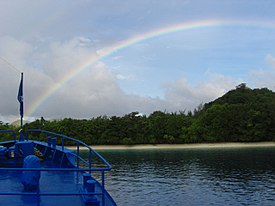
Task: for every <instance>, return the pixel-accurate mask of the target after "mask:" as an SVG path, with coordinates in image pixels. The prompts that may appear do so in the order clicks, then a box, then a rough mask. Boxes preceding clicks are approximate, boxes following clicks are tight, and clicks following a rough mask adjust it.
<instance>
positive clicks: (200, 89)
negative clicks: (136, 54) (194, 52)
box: [164, 75, 237, 111]
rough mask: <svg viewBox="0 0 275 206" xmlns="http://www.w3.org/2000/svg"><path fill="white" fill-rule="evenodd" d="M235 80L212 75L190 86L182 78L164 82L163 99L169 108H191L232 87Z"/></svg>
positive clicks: (234, 84)
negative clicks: (206, 79)
mask: <svg viewBox="0 0 275 206" xmlns="http://www.w3.org/2000/svg"><path fill="white" fill-rule="evenodd" d="M236 85H237V82H236V81H234V80H233V79H231V78H229V77H225V76H223V75H212V76H211V77H210V79H209V80H208V81H205V82H201V83H200V84H198V85H196V86H191V85H190V84H189V83H188V81H187V80H186V79H184V78H180V79H178V80H177V81H174V82H168V83H166V84H165V86H164V87H165V100H166V101H167V102H168V103H169V105H170V106H171V108H170V109H171V110H172V111H173V110H174V111H179V110H193V109H194V108H196V107H197V106H198V105H199V104H204V103H207V102H209V101H212V100H214V99H216V98H218V97H220V96H222V95H223V94H225V93H226V92H227V91H229V90H231V89H233V88H234V87H235V86H236Z"/></svg>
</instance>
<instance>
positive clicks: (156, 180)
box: [99, 147, 275, 206]
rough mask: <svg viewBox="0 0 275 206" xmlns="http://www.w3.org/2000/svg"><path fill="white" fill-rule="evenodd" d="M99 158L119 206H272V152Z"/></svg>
mask: <svg viewBox="0 0 275 206" xmlns="http://www.w3.org/2000/svg"><path fill="white" fill-rule="evenodd" d="M99 152H100V153H101V154H102V155H103V156H104V157H105V158H106V159H107V160H108V161H109V162H110V163H111V164H112V166H113V170H112V171H111V172H110V173H107V178H106V179H107V181H106V182H107V186H106V187H107V189H108V190H109V192H110V193H111V195H112V196H113V197H114V199H115V200H116V202H117V203H118V205H120V206H133V205H145V206H146V205H148V206H149V205H150V206H151V205H163V206H164V205H173V206H174V205H180V206H181V205H275V147H270V148H238V149H237V148H235V149H234V148H230V149H228V148H227V149H174V150H134V151H133V150H119V151H115V150H112V151H110V150H109V151H106V150H105V151H103V150H102V151H99Z"/></svg>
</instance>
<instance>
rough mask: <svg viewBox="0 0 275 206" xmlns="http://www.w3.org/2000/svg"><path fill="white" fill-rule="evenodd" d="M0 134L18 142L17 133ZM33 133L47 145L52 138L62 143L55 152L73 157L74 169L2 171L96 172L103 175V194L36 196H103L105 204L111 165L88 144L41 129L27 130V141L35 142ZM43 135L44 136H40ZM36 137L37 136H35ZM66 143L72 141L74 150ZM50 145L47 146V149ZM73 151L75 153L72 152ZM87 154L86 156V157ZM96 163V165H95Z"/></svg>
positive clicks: (101, 176)
mask: <svg viewBox="0 0 275 206" xmlns="http://www.w3.org/2000/svg"><path fill="white" fill-rule="evenodd" d="M0 133H10V134H11V135H12V137H13V139H14V141H16V133H15V132H14V131H12V130H0ZM33 133H36V134H37V135H39V137H43V138H47V140H46V143H47V141H48V140H49V139H51V138H58V139H59V140H60V142H61V145H56V146H55V147H52V148H55V150H60V151H61V152H63V153H64V154H65V153H66V154H69V155H71V156H73V157H74V158H75V161H74V165H73V166H74V167H72V168H66V167H54V168H51V167H50V168H17V167H14V168H0V171H41V172H45V171H51V172H83V173H84V172H86V173H90V174H91V173H92V172H93V173H92V174H93V175H94V172H99V174H100V173H101V175H99V178H100V179H101V186H102V192H99V193H98V192H97V193H95V192H88V193H87V192H77V193H71V192H68V193H66V192H65V193H64V192H63V193H54V192H52V193H51V192H48V193H41V192H38V193H35V194H36V195H41V196H43V195H45V196H76V195H78V196H80V195H101V196H102V201H103V202H104V194H105V172H106V171H110V170H111V169H112V167H111V165H110V164H109V163H108V162H107V161H106V160H105V159H104V158H103V157H102V156H101V155H100V154H99V153H97V152H96V151H95V150H93V149H92V148H91V147H90V146H89V145H87V144H86V143H84V142H82V141H80V140H77V139H74V138H71V137H68V136H65V135H62V134H58V133H54V132H49V131H45V130H39V129H28V130H26V133H25V141H29V140H34V138H33ZM40 134H42V135H40ZM34 136H35V135H34ZM66 141H70V142H73V144H74V146H75V147H74V148H70V150H68V149H66V148H65V146H67V145H66V144H65V142H66ZM47 146H48V145H46V147H47ZM83 149H84V150H86V151H87V152H88V156H87V152H84V156H83V152H81V151H82V150H83ZM70 151H73V152H70ZM85 154H86V156H85ZM95 161H96V163H94V162H95ZM0 195H27V196H28V195H34V194H32V193H24V192H4V193H3V192H0Z"/></svg>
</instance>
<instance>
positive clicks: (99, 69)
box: [0, 0, 275, 122]
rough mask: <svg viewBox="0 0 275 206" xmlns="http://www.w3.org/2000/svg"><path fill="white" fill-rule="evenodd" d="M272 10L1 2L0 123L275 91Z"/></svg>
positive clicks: (247, 0) (82, 0) (265, 5)
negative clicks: (20, 96) (241, 88)
mask: <svg viewBox="0 0 275 206" xmlns="http://www.w3.org/2000/svg"><path fill="white" fill-rule="evenodd" d="M274 10H275V2H274V1H273V0H263V1H258V0H241V1H240V0H170V1H165V0H152V1H150V0H122V1H117V0H77V1H75V0H60V1H50V0H47V1H46V0H20V1H19V0H14V1H4V0H0V27H1V29H0V71H1V75H0V82H1V87H0V97H1V101H0V121H3V122H13V121H15V120H16V119H18V118H19V104H18V102H17V92H18V87H19V82H20V73H21V72H23V73H24V113H25V119H26V120H33V119H35V118H40V117H44V118H46V119H61V118H66V117H72V118H87V119H89V118H92V117H97V116H100V115H101V116H103V115H107V116H113V115H116V116H123V115H125V114H128V113H130V112H134V111H137V112H140V113H141V114H144V115H149V114H150V113H152V112H153V111H157V110H160V111H166V112H179V111H189V110H191V111H192V110H194V109H195V108H197V107H198V106H199V105H200V104H204V103H207V102H210V101H213V100H215V99H216V98H218V97H220V96H222V95H223V94H225V93H226V92H228V91H230V90H232V89H234V88H235V87H236V86H237V85H239V84H241V83H246V84H247V86H248V87H250V88H262V87H267V88H269V89H270V90H273V91H274V90H275V83H274V79H275V13H274Z"/></svg>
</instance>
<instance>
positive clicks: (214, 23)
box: [26, 20, 275, 116]
mask: <svg viewBox="0 0 275 206" xmlns="http://www.w3.org/2000/svg"><path fill="white" fill-rule="evenodd" d="M274 25H275V24H273V23H272V22H263V21H237V20H236V21H230V20H229V21H228V20H205V21H197V22H183V23H179V24H175V25H172V26H168V27H164V28H159V29H156V30H152V31H150V32H146V33H142V34H139V35H136V36H133V37H130V38H129V39H126V40H124V41H121V42H119V43H117V44H114V45H112V46H110V47H107V48H104V49H101V50H100V51H98V52H97V56H96V57H95V56H92V57H91V58H89V59H87V60H86V61H84V62H82V63H81V64H79V65H78V66H76V67H74V68H71V69H70V70H69V72H68V74H67V75H65V76H64V77H63V78H61V79H60V80H59V81H58V82H57V83H56V84H54V85H53V86H52V87H51V88H50V89H49V90H47V91H46V92H45V93H43V94H42V95H40V96H38V97H37V98H36V99H35V101H34V102H33V104H31V106H30V107H29V109H28V110H27V112H26V114H27V116H32V114H33V113H34V112H35V111H36V110H37V109H38V107H39V106H40V105H41V104H42V103H43V102H44V101H46V99H47V98H49V97H50V96H51V95H52V94H53V93H55V92H56V91H57V90H58V89H59V88H61V87H62V86H63V85H64V84H66V83H67V82H68V81H69V80H70V79H72V78H73V77H75V76H77V75H78V74H79V73H80V72H81V71H83V70H85V69H87V68H88V67H90V66H92V65H95V64H96V63H97V62H99V61H100V60H101V59H103V58H104V57H107V56H109V55H111V54H113V53H114V52H117V51H119V50H121V49H124V48H127V47H130V46H131V45H134V44H136V43H139V42H142V41H146V40H149V39H152V38H154V37H158V36H162V35H166V34H170V33H174V32H181V31H187V30H192V29H203V28H211V27H218V26H247V27H257V28H271V29H274V28H275V26H274Z"/></svg>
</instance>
